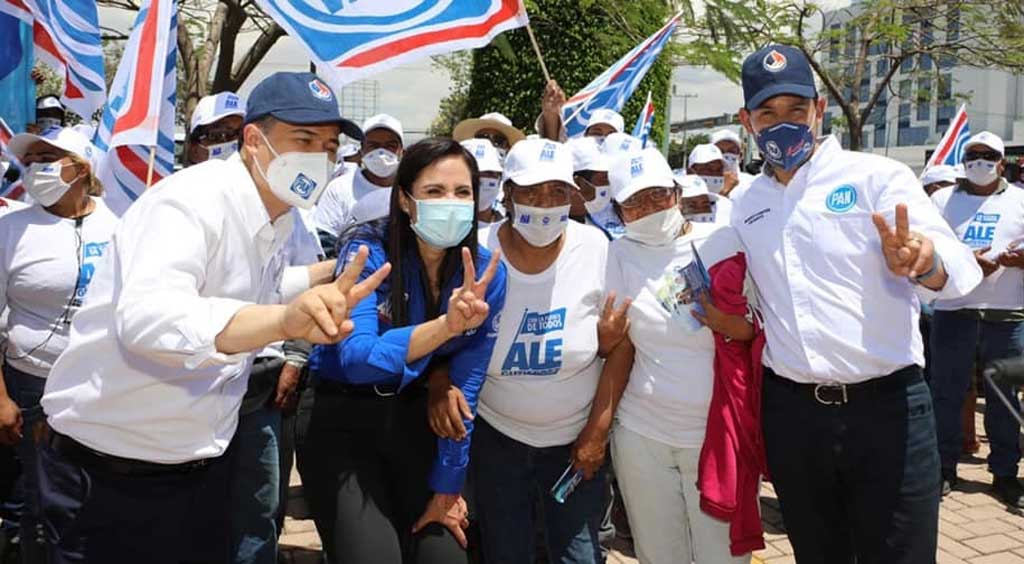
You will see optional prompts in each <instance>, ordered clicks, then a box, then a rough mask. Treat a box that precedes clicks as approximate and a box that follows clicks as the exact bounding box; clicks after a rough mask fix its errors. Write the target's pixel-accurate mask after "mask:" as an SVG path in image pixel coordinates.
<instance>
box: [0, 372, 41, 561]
mask: <svg viewBox="0 0 1024 564" xmlns="http://www.w3.org/2000/svg"><path fill="white" fill-rule="evenodd" d="M4 384H5V385H6V386H7V395H8V396H10V398H11V399H12V400H14V403H16V404H18V407H20V408H21V418H22V427H21V429H22V438H21V441H19V442H18V444H16V445H14V450H15V452H16V453H17V456H18V459H19V460H21V476H20V477H19V478H18V479H17V481H16V482H15V485H14V491H13V492H12V495H11V499H9V500H7V501H5V502H4V504H3V508H2V510H0V513H2V514H3V516H4V519H7V516H8V515H10V516H11V517H12V518H13V520H14V521H15V522H19V523H20V527H19V529H20V531H19V536H20V537H21V561H22V563H23V564H35V563H37V562H46V557H45V553H44V549H43V538H42V531H41V528H40V525H39V478H38V472H37V468H36V459H37V453H38V446H37V445H36V443H35V441H34V440H33V435H34V433H33V429H34V428H35V427H36V426H37V424H38V423H39V422H41V421H43V419H45V415H44V414H43V408H42V407H41V406H40V405H39V400H40V398H42V397H43V388H44V387H45V386H46V379H45V378H40V377H38V376H33V375H31V374H26V373H24V372H22V371H20V370H17V369H15V368H13V367H11V366H10V365H7V364H5V365H4Z"/></svg>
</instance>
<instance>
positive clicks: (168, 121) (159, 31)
mask: <svg viewBox="0 0 1024 564" xmlns="http://www.w3.org/2000/svg"><path fill="white" fill-rule="evenodd" d="M177 24H178V18H177V6H176V2H175V0H149V1H148V2H147V3H146V4H145V5H144V6H143V7H142V9H141V10H139V15H138V17H136V19H135V25H134V27H133V28H132V32H131V36H130V37H129V38H128V43H127V45H125V49H124V58H123V59H121V63H120V65H118V67H117V73H116V74H115V75H114V82H113V83H112V84H111V86H110V100H109V102H108V103H107V106H106V108H105V109H104V111H103V119H102V120H101V121H100V125H99V128H98V129H97V131H96V136H95V138H94V139H93V143H95V144H96V146H97V147H98V148H99V149H100V150H101V151H105V152H106V156H105V157H104V158H103V161H102V164H100V167H99V170H100V179H101V180H102V181H103V184H104V187H105V188H106V194H105V196H104V197H105V199H106V200H107V206H108V207H109V208H110V209H111V210H112V211H113V212H114V213H116V214H118V215H121V214H122V213H124V210H126V209H127V208H128V206H129V205H131V203H132V202H134V201H135V200H136V199H137V198H138V197H139V196H140V195H142V192H143V191H145V189H146V187H147V186H146V178H147V176H148V174H149V155H150V150H151V148H154V147H155V150H156V152H155V160H154V161H153V180H152V183H153V184H155V183H157V182H159V181H160V180H162V179H163V178H165V177H167V176H169V175H170V174H171V173H172V172H174V103H175V87H176V85H177V77H176V74H175V71H176V58H177V54H178V50H177V41H176V40H177Z"/></svg>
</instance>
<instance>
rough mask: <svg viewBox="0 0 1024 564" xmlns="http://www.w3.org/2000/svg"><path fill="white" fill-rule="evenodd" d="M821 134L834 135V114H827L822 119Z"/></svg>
mask: <svg viewBox="0 0 1024 564" xmlns="http://www.w3.org/2000/svg"><path fill="white" fill-rule="evenodd" d="M821 133H822V134H823V135H828V134H830V133H832V112H825V115H824V116H822V118H821Z"/></svg>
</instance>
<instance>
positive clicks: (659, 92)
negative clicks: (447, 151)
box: [456, 0, 676, 145]
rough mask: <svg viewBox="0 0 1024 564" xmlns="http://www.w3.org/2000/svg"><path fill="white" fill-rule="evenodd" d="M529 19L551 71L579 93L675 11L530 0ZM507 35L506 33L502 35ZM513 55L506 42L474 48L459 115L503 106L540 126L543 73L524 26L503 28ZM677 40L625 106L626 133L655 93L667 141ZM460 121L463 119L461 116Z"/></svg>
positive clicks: (656, 129)
mask: <svg viewBox="0 0 1024 564" xmlns="http://www.w3.org/2000/svg"><path fill="white" fill-rule="evenodd" d="M527 9H528V10H529V13H530V22H531V25H532V26H533V30H534V33H535V34H536V37H537V42H538V44H539V45H540V50H541V53H542V54H543V55H544V61H545V62H546V63H547V67H548V70H549V71H550V72H551V77H552V78H553V79H555V80H557V81H558V83H559V85H560V86H561V87H562V89H563V90H564V91H565V93H566V95H567V96H572V95H573V94H574V93H575V92H577V91H579V89H581V88H582V87H584V86H586V85H587V83H589V82H590V81H591V80H593V79H594V78H595V77H597V76H598V75H599V74H601V72H603V71H604V70H605V69H606V68H608V66H610V65H611V64H612V63H614V62H615V61H616V60H618V59H619V58H620V57H621V56H622V55H624V54H626V53H627V52H628V51H629V50H630V49H632V48H633V47H634V46H636V44H637V43H639V42H640V41H642V40H643V39H644V38H645V37H647V36H648V35H650V34H652V33H654V32H655V31H657V30H658V29H659V28H660V27H661V26H663V25H664V24H665V22H666V21H668V19H669V18H670V17H671V15H672V13H671V9H670V7H669V6H668V5H667V3H665V2H663V1H660V0H631V1H630V2H617V1H614V0H589V1H582V2H581V1H578V0H530V1H529V2H527ZM502 38H503V39H502ZM499 39H501V40H502V41H507V42H508V47H509V49H508V50H507V51H510V53H511V55H512V57H509V56H508V54H507V53H504V52H503V51H506V50H505V49H502V48H501V46H500V42H499V41H494V42H492V44H491V45H489V46H487V47H485V48H483V49H478V50H476V51H474V52H473V68H472V75H471V77H472V80H471V85H470V87H469V91H468V98H467V103H466V106H465V110H464V113H463V114H462V115H460V116H458V117H459V119H462V118H465V117H469V116H477V115H481V114H484V113H487V112H501V113H503V114H505V115H506V116H508V117H509V119H511V120H512V123H514V124H515V125H516V126H517V127H520V128H522V129H524V130H530V131H532V130H533V125H534V120H535V119H536V118H537V116H538V115H540V112H541V95H542V94H543V92H544V75H543V73H542V71H541V68H540V64H539V63H538V61H537V57H536V55H535V54H534V52H533V48H532V47H531V45H530V40H529V37H528V36H527V33H526V30H525V29H517V30H514V31H511V32H507V33H505V34H502V36H501V38H499ZM675 50H676V46H675V45H674V44H671V43H670V44H669V45H668V46H666V48H665V50H664V51H663V52H662V54H661V56H660V57H659V59H658V61H657V62H656V63H655V64H654V66H653V68H651V70H650V71H649V72H648V73H647V76H645V77H644V79H643V81H641V82H640V85H639V86H638V87H637V89H636V91H635V92H634V93H633V96H632V97H631V98H630V99H629V101H628V102H627V104H626V106H625V107H624V108H623V109H622V112H621V113H622V115H623V116H624V117H625V121H626V128H627V131H628V130H631V129H632V126H633V123H635V121H636V118H637V116H638V115H639V113H640V111H641V110H642V106H643V103H644V100H645V99H646V97H647V92H648V90H650V91H651V92H652V98H653V100H654V104H655V107H656V108H657V113H656V115H655V119H654V126H653V127H652V130H651V138H652V142H654V143H655V144H656V145H660V143H661V139H662V137H663V135H664V130H665V115H664V112H665V101H666V98H667V95H668V89H669V83H670V80H671V61H672V58H673V57H674V54H675V52H676V51H675ZM456 121H457V120H456Z"/></svg>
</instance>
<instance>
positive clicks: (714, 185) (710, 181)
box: [700, 175, 725, 194]
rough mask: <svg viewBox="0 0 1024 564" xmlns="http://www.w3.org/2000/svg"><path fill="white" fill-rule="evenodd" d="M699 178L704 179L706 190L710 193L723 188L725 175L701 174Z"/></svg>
mask: <svg viewBox="0 0 1024 564" xmlns="http://www.w3.org/2000/svg"><path fill="white" fill-rule="evenodd" d="M700 178H701V180H703V181H704V184H707V186H708V192H711V193H712V194H718V193H719V192H721V191H722V189H723V188H725V177H724V176H703V175H701V177H700Z"/></svg>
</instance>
